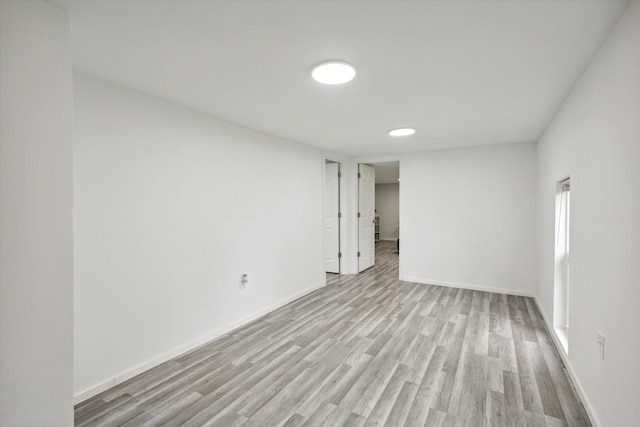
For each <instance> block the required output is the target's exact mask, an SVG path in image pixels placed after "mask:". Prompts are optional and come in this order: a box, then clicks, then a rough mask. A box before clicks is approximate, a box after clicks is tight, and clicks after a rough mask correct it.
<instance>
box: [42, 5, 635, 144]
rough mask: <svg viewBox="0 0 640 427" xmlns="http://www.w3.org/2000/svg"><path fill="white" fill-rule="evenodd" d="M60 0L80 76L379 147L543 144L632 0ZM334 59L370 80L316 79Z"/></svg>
mask: <svg viewBox="0 0 640 427" xmlns="http://www.w3.org/2000/svg"><path fill="white" fill-rule="evenodd" d="M55 3H56V4H59V5H61V6H62V7H64V8H66V9H68V10H69V11H70V12H71V19H72V29H73V32H72V38H73V54H74V66H75V69H76V70H77V71H79V72H82V73H87V74H91V75H94V76H97V77H101V78H104V79H107V80H111V81H114V82H116V83H119V84H122V85H125V86H129V87H132V88H134V89H136V90H139V91H141V92H145V93H148V94H150V95H153V96H156V97H159V98H163V99H167V100H170V101H173V102H176V103H178V104H181V105H184V106H187V107H189V108H192V109H195V110H199V111H201V112H205V113H207V114H210V115H213V116H216V117H219V118H222V119H224V120H228V121H231V122H234V123H237V124H240V125H242V126H246V127H249V128H253V129H256V130H259V131H262V132H265V133H268V134H272V135H276V136H280V137H283V138H286V139H290V140H294V141H298V142H302V143H305V144H309V145H313V146H317V147H321V148H325V149H328V150H330V151H334V152H338V153H342V154H345V155H349V156H367V155H381V154H390V153H396V154H397V153H403V152H411V151H421V150H431V149H443V148H455V147H464V146H477V145H485V144H504V143H517V142H526V141H535V140H537V139H538V138H539V136H540V135H541V133H542V132H543V131H544V129H545V127H546V126H547V124H548V123H549V121H550V119H551V118H552V117H553V115H554V114H555V112H556V111H557V109H558V107H559V106H560V104H561V102H562V100H563V99H564V98H565V96H566V95H567V94H568V92H569V90H570V89H571V87H572V85H573V83H574V82H575V81H576V79H577V78H578V77H579V75H580V74H581V72H582V71H583V70H584V69H585V67H586V65H587V64H588V62H589V61H590V60H591V58H592V57H593V55H594V54H595V52H596V51H597V49H598V47H599V46H600V45H601V44H602V42H603V41H604V39H605V38H606V36H607V34H608V33H609V31H610V30H611V28H612V27H613V26H614V25H615V23H616V22H617V19H618V18H619V16H620V15H621V14H622V12H623V11H624V8H625V7H626V6H627V3H628V1H626V0H625V1H616V0H604V1H596V0H585V1H575V0H557V1H551V0H549V1H540V0H535V1H503V0H498V1H488V0H487V1H296V2H294V1H238V0H235V1H190V0H183V1H161V0H155V1H147V0H143V1H137V0H129V1H126V2H125V1H97V0H93V1H64V0H60V1H55ZM324 60H344V61H347V62H350V63H351V64H353V65H354V66H355V67H356V70H357V76H356V78H355V79H354V80H353V81H352V82H350V83H348V84H346V85H343V86H333V87H331V86H323V85H320V84H318V83H316V82H314V81H313V80H312V79H311V77H310V71H311V68H312V67H313V66H314V65H316V64H317V63H319V62H321V61H324ZM401 126H412V127H415V128H416V129H417V133H416V134H415V135H413V136H411V137H407V138H405V139H400V140H398V139H392V138H391V137H389V136H388V135H387V134H386V132H387V131H388V130H389V129H392V128H395V127H401Z"/></svg>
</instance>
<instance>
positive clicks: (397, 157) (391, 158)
mask: <svg viewBox="0 0 640 427" xmlns="http://www.w3.org/2000/svg"><path fill="white" fill-rule="evenodd" d="M402 158H403V156H402V155H401V154H391V155H385V156H368V157H357V158H355V159H353V160H352V162H353V163H354V164H355V172H352V177H351V178H352V179H354V180H355V193H353V192H352V193H351V194H350V197H351V199H352V201H353V202H354V203H355V207H354V212H355V214H354V215H353V217H354V220H355V221H354V222H355V226H354V228H353V233H351V234H350V238H351V239H354V240H353V241H354V242H355V244H356V248H357V244H358V238H359V235H358V233H359V230H358V226H357V225H358V223H357V218H356V216H357V212H358V164H360V163H366V164H370V165H373V166H375V165H376V163H387V162H398V166H399V168H400V174H399V175H400V186H399V190H400V200H399V203H398V218H399V223H400V233H399V239H400V251H399V255H398V257H399V259H398V270H399V272H398V278H399V279H400V280H403V277H404V276H403V273H402V272H403V267H402V259H403V253H404V249H403V242H404V239H403V238H402V234H403V227H402V223H403V222H404V220H403V218H402V207H403V205H404V194H403V191H402V188H403V185H402V181H403V180H404V175H403V173H402V171H403V168H402ZM343 176H344V175H343ZM352 190H353V188H352ZM354 255H357V249H356V250H355V252H354ZM355 273H357V258H356V271H355Z"/></svg>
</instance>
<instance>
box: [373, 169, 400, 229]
mask: <svg viewBox="0 0 640 427" xmlns="http://www.w3.org/2000/svg"><path fill="white" fill-rule="evenodd" d="M374 166H375V165H374ZM399 209H400V186H399V185H398V184H376V211H378V215H380V239H381V240H396V239H397V238H398V236H399V235H398V232H399V226H400V219H399Z"/></svg>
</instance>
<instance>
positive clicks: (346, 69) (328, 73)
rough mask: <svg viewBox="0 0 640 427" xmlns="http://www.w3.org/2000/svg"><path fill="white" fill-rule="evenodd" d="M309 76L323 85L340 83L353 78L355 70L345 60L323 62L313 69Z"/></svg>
mask: <svg viewBox="0 0 640 427" xmlns="http://www.w3.org/2000/svg"><path fill="white" fill-rule="evenodd" d="M311 76H312V77H313V79H314V80H315V81H317V82H319V83H323V84H325V85H340V84H343V83H346V82H348V81H351V80H353V78H354V77H355V76H356V70H355V68H353V67H352V66H351V65H349V64H347V63H346V62H340V61H331V62H323V63H322V64H320V65H318V66H317V67H315V68H314V69H313V71H312V72H311Z"/></svg>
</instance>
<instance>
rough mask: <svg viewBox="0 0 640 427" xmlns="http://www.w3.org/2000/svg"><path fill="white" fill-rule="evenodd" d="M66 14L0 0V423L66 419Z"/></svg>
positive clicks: (63, 422)
mask: <svg viewBox="0 0 640 427" xmlns="http://www.w3.org/2000/svg"><path fill="white" fill-rule="evenodd" d="M69 40H70V24H69V17H68V16H67V14H66V12H65V11H63V10H62V9H60V8H58V7H56V6H53V5H51V4H50V3H47V2H40V1H32V2H18V1H16V2H13V1H11V2H9V1H2V2H0V43H1V45H0V87H1V88H2V90H0V110H1V115H0V117H1V119H0V141H1V143H0V234H1V235H2V239H1V240H0V264H1V265H2V268H1V269H0V279H1V286H0V289H1V291H0V292H1V293H0V313H1V314H0V316H1V321H0V325H1V327H0V336H1V337H2V345H0V425H3V426H7V427H9V426H44V425H46V426H70V425H72V424H73V402H72V396H73V389H72V377H73V318H72V315H73V305H72V301H73V293H72V292H73V236H72V231H73V229H72V223H71V219H72V215H71V209H72V200H73V199H72V195H73V193H72V191H73V181H72V162H73V152H72V147H73V145H72V135H73V122H72V120H73V107H72V101H73V94H72V71H71V49H70V43H69Z"/></svg>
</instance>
